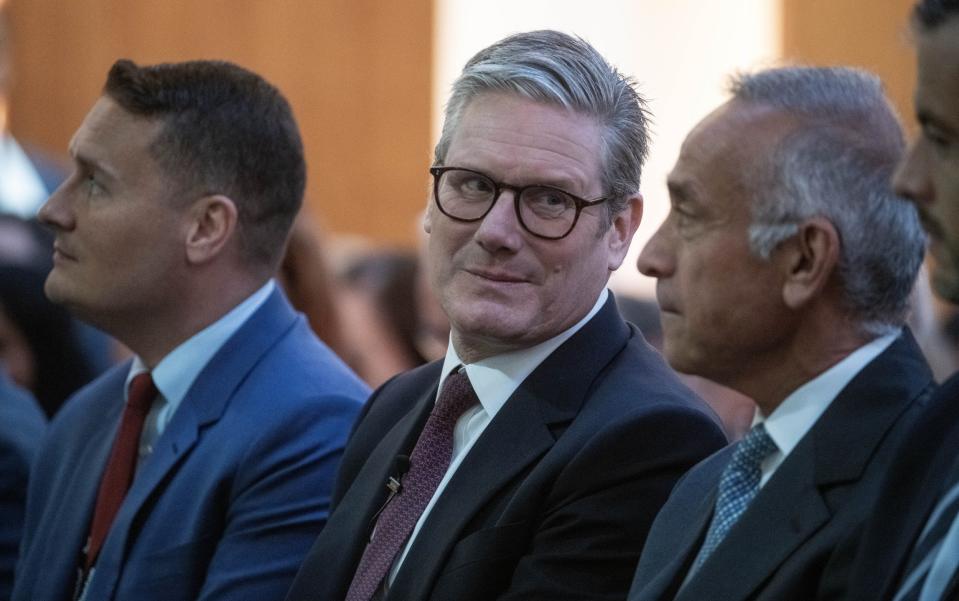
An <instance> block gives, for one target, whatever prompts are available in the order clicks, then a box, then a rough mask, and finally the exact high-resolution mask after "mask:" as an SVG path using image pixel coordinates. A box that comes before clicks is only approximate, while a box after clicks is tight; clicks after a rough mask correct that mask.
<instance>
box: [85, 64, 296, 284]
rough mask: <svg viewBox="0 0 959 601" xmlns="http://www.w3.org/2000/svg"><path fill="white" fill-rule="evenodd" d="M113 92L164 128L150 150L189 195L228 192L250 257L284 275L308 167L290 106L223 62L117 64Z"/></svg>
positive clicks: (110, 82) (109, 84) (108, 89)
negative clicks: (282, 263)
mask: <svg viewBox="0 0 959 601" xmlns="http://www.w3.org/2000/svg"><path fill="white" fill-rule="evenodd" d="M103 91H104V94H106V95H108V96H109V97H110V98H111V99H113V100H114V101H115V102H117V103H118V104H119V105H120V106H121V107H123V108H124V109H125V110H127V111H129V112H130V113H132V114H134V115H140V116H143V117H147V118H151V119H159V120H162V121H163V126H162V128H161V130H160V132H159V133H158V134H157V136H156V139H155V140H154V141H153V144H152V146H151V148H150V151H151V154H152V155H153V157H154V158H155V159H156V161H157V163H158V164H159V165H160V167H161V169H163V170H164V171H165V172H166V173H167V174H168V175H169V176H170V177H171V178H172V179H174V180H175V181H177V182H179V183H180V185H179V186H178V189H177V191H178V192H181V193H186V194H200V195H206V194H223V195H225V196H228V197H229V198H230V199H232V200H233V201H234V202H235V203H236V206H237V212H238V213H239V236H240V245H241V248H242V249H243V252H244V254H245V255H246V257H247V258H248V259H250V260H251V261H254V262H256V263H258V264H264V265H268V266H270V267H271V268H275V267H276V265H277V264H278V263H279V261H280V259H281V258H282V255H283V250H284V247H285V243H286V238H287V235H288V233H289V230H290V226H291V224H292V223H293V219H294V217H296V214H297V212H298V211H299V210H300V206H301V204H302V202H303V190H304V188H305V186H306V163H305V161H304V159H303V143H302V141H301V140H300V133H299V129H298V128H297V125H296V121H295V119H294V118H293V111H292V110H291V109H290V105H289V103H288V102H287V101H286V99H285V98H284V97H283V95H282V94H280V92H279V90H277V89H276V88H275V87H274V86H272V85H271V84H270V83H268V82H267V81H266V80H264V79H263V78H262V77H260V76H259V75H257V74H255V73H253V72H251V71H248V70H246V69H244V68H242V67H239V66H237V65H234V64H232V63H228V62H224V61H188V62H182V63H166V64H159V65H151V66H142V67H141V66H138V65H137V64H135V63H134V62H133V61H130V60H126V59H121V60H118V61H117V62H116V63H114V64H113V67H112V68H111V69H110V73H109V74H108V75H107V81H106V84H105V85H104V88H103Z"/></svg>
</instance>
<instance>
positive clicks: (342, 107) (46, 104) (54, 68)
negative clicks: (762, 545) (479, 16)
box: [8, 0, 433, 246]
mask: <svg viewBox="0 0 959 601" xmlns="http://www.w3.org/2000/svg"><path fill="white" fill-rule="evenodd" d="M9 4H10V6H9V7H8V11H9V18H10V28H11V30H12V31H11V35H12V38H13V52H14V70H15V74H14V76H15V80H14V90H13V94H12V102H11V104H12V107H13V112H12V115H11V128H12V130H13V131H14V133H15V134H16V135H17V136H18V137H20V138H22V139H24V140H26V141H28V142H30V143H34V144H36V145H39V146H41V147H43V148H46V149H48V150H53V151H56V152H63V150H64V149H65V148H66V146H67V142H68V140H69V137H70V135H72V133H73V131H75V129H76V128H77V126H78V125H79V124H80V121H81V120H82V118H83V116H84V115H85V114H86V112H87V110H88V109H89V107H90V106H91V105H92V104H93V102H94V101H95V100H96V98H97V97H98V96H99V91H100V88H101V86H102V84H103V80H104V78H105V75H106V72H107V70H108V69H109V66H110V65H111V64H112V63H113V61H114V60H116V59H117V58H120V57H128V58H132V59H133V60H135V61H137V62H142V63H155V62H162V61H179V60H187V59H192V58H222V59H227V60H232V61H235V62H237V63H239V64H242V65H244V66H246V67H249V68H251V69H253V70H255V71H257V72H259V73H261V74H262V75H264V76H265V77H266V78H267V79H269V80H270V81H272V82H273V83H274V84H276V85H277V86H278V87H279V88H280V89H281V90H282V91H283V92H284V93H285V94H286V96H287V98H289V100H290V102H291V104H292V105H293V109H294V111H295V113H296V115H297V119H298V121H299V124H300V128H301V130H302V132H303V137H304V142H305V145H306V151H307V161H308V164H309V182H308V186H307V203H308V206H309V207H310V209H311V211H312V212H313V213H314V214H315V215H317V216H319V217H320V220H321V221H322V222H323V223H324V225H325V226H326V227H327V229H329V230H332V231H336V232H350V233H358V234H363V235H367V236H370V237H372V238H374V239H375V240H378V241H380V242H381V243H384V244H390V245H401V246H410V245H412V244H413V240H414V228H413V225H412V223H413V220H414V217H415V215H416V213H417V212H418V211H419V210H420V209H421V208H422V207H423V206H424V203H425V199H426V192H425V191H426V189H427V188H426V186H427V172H426V168H427V167H428V165H429V159H430V89H431V88H430V77H431V65H432V60H431V55H432V45H433V42H432V40H433V31H432V27H433V25H432V18H433V9H432V0H406V1H404V2H380V1H377V0H162V1H159V2H129V1H128V0H11V1H10V2H9Z"/></svg>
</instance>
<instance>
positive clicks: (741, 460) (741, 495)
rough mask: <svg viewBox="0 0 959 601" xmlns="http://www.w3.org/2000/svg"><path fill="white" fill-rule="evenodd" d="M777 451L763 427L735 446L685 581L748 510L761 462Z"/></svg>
mask: <svg viewBox="0 0 959 601" xmlns="http://www.w3.org/2000/svg"><path fill="white" fill-rule="evenodd" d="M776 449H777V447H776V443H775V442H773V439H772V438H770V437H769V434H768V433H767V432H766V426H765V425H763V424H759V425H758V426H755V427H754V428H753V429H752V430H750V431H749V433H748V434H747V435H746V437H745V438H743V439H742V441H741V442H740V443H739V445H738V446H737V447H736V450H735V451H734V452H733V457H732V459H731V460H730V461H729V463H728V464H727V465H726V468H725V469H723V474H722V476H721V477H720V479H719V496H718V497H717V498H716V510H715V512H714V513H713V521H712V523H711V524H710V525H709V532H708V533H707V534H706V540H705V541H704V542H703V546H702V548H700V550H699V555H698V556H696V561H695V562H693V567H692V568H690V570H689V574H688V575H687V576H686V580H687V581H688V580H689V578H690V577H691V576H692V575H693V574H694V573H696V571H697V570H699V568H700V567H701V566H702V565H703V563H705V562H706V558H708V557H709V556H710V554H712V552H713V551H714V550H715V549H716V547H718V546H719V543H721V542H722V540H723V538H725V537H726V533H727V532H729V529H730V528H732V527H733V524H735V523H736V521H737V520H738V519H739V516H741V515H742V514H743V512H744V511H746V508H747V507H749V504H750V503H751V502H752V500H753V497H755V496H756V493H758V492H759V481H760V479H761V478H762V462H763V460H764V459H766V457H768V456H769V455H771V454H772V453H773V452H774V451H776Z"/></svg>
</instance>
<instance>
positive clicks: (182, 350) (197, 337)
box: [124, 280, 276, 414]
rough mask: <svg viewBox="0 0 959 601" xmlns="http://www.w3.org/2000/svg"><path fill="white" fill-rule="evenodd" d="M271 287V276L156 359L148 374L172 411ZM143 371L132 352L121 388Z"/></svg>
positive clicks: (271, 289)
mask: <svg viewBox="0 0 959 601" xmlns="http://www.w3.org/2000/svg"><path fill="white" fill-rule="evenodd" d="M274 288H276V284H275V283H274V281H273V280H269V281H268V282H267V283H266V284H264V285H263V286H262V287H261V288H260V289H259V290H257V291H256V292H254V293H253V294H251V295H250V296H248V297H247V298H246V300H244V301H243V302H241V303H240V304H239V305H237V306H236V307H234V308H233V309H231V310H230V312H229V313H227V314H226V315H224V316H223V317H221V318H220V319H218V320H217V321H215V322H213V323H212V324H210V325H209V326H207V327H206V328H204V329H203V330H200V331H199V332H197V333H196V334H194V335H193V336H192V337H190V338H189V339H187V341H186V342H184V343H182V344H181V345H180V346H178V347H176V348H175V349H173V350H172V351H171V352H170V353H169V354H168V355H167V356H166V357H164V358H163V359H161V360H160V362H159V363H157V366H156V368H154V370H153V374H152V375H153V383H154V384H156V387H157V390H158V391H159V392H160V394H161V395H162V397H163V399H165V400H166V402H167V403H169V404H170V405H171V409H173V410H174V411H175V410H176V408H177V407H179V405H180V402H181V401H183V398H184V397H185V396H186V394H187V392H189V390H190V387H191V386H193V382H194V380H196V378H197V376H199V375H200V372H201V371H203V368H204V367H206V364H207V363H209V361H210V359H212V358H213V355H215V354H216V353H217V351H219V350H220V347H222V346H223V345H224V344H225V343H226V341H227V340H229V339H230V337H231V336H232V335H233V334H235V333H236V331H237V330H239V329H240V326H242V325H243V324H244V323H245V322H246V320H247V319H249V318H250V316H251V315H253V313H254V312H256V310H257V309H259V308H260V306H261V305H262V304H263V303H265V302H266V299H267V298H268V297H269V296H270V294H271V293H272V292H273V290H274ZM145 371H148V369H147V367H146V365H145V364H144V363H143V360H142V359H140V357H137V356H135V357H134V358H133V364H132V365H131V366H130V373H128V374H127V381H126V386H125V389H124V390H126V391H127V392H129V389H130V382H131V381H132V380H133V378H134V376H136V375H137V374H139V373H142V372H145ZM171 414H172V411H171Z"/></svg>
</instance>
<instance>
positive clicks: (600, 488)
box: [288, 31, 725, 601]
mask: <svg viewBox="0 0 959 601" xmlns="http://www.w3.org/2000/svg"><path fill="white" fill-rule="evenodd" d="M646 147H647V133H646V112H645V109H644V104H643V102H642V100H641V99H640V98H639V96H638V95H637V93H636V91H635V90H634V89H633V86H632V84H631V82H630V81H629V80H628V79H627V78H625V77H623V76H622V75H621V74H620V73H619V72H617V71H616V70H615V69H614V68H613V67H611V66H610V65H609V64H608V63H607V62H606V61H605V60H604V59H603V57H602V56H600V55H599V53H597V52H596V50H595V49H593V48H592V47H591V46H590V45H589V44H587V43H585V42H584V41H583V40H580V39H577V38H574V37H571V36H568V35H564V34H560V33H557V32H551V31H540V32H532V33H525V34H519V35H516V36H512V37H509V38H507V39H505V40H502V41H500V42H498V43H496V44H494V45H492V46H490V47H489V48H487V49H485V50H483V51H481V52H480V53H479V54H477V55H476V56H475V57H473V59H471V60H470V61H469V63H467V65H466V68H465V69H464V71H463V73H462V75H461V76H460V78H459V79H458V80H457V81H456V83H455V84H454V88H453V94H452V97H451V100H450V102H449V105H448V107H447V110H446V121H445V125H444V128H443V133H442V138H441V139H440V141H439V144H437V147H436V156H435V161H434V164H433V167H432V168H431V169H430V172H431V173H432V175H433V194H432V197H431V199H430V203H429V209H428V212H427V216H426V223H425V226H426V231H427V232H428V233H429V243H428V245H429V251H428V252H429V259H430V261H429V263H430V270H431V271H430V276H431V280H432V284H433V287H434V289H435V291H436V293H437V296H438V298H439V300H440V303H441V305H442V307H443V310H444V311H445V312H446V314H447V316H448V317H449V320H450V325H451V330H452V331H451V335H450V345H449V349H448V351H447V355H446V358H445V360H443V361H437V362H435V363H433V364H430V365H427V366H424V367H422V368H419V369H416V370H413V371H411V372H409V373H406V374H403V375H400V376H399V377H397V378H395V379H394V380H392V381H390V382H387V383H386V384H385V385H384V386H383V387H381V388H380V389H379V390H378V391H377V392H375V393H374V395H373V397H372V398H371V400H370V401H369V403H368V405H367V408H366V410H365V413H364V415H363V416H362V418H361V420H360V422H359V424H358V426H357V427H356V429H355V430H354V432H353V435H352V438H351V440H350V442H349V445H348V448H347V451H346V455H345V457H344V463H343V467H342V469H341V471H340V474H339V478H338V483H337V487H336V491H337V492H336V495H335V501H334V503H335V506H336V507H335V510H334V513H333V516H332V518H331V520H330V521H329V523H328V524H327V526H326V528H325V529H324V530H323V533H322V534H321V535H320V537H319V539H318V540H317V542H316V544H315V545H314V547H313V550H312V551H311V553H310V555H309V557H308V558H307V561H306V563H305V564H304V566H303V568H302V569H301V570H300V573H299V575H298V576H297V579H296V582H295V583H294V586H293V589H292V591H291V592H290V594H289V596H288V599H290V600H307V599H311V600H316V601H328V600H332V599H344V598H345V599H348V600H350V601H357V600H362V601H368V600H370V599H386V600H387V601H412V600H414V599H415V600H417V601H421V600H424V599H431V600H439V599H448V600H450V601H453V600H455V601H471V600H476V601H480V600H482V601H488V600H490V599H590V600H596V599H611V600H612V599H622V598H623V597H625V595H626V592H627V590H628V589H629V582H630V579H631V577H632V572H633V568H635V564H636V561H637V560H638V559H639V550H640V549H641V548H642V543H643V540H644V539H645V537H646V533H647V531H648V529H649V526H650V524H651V523H652V520H653V517H654V516H655V514H656V512H657V511H658V509H659V507H660V506H661V505H662V503H663V502H664V501H665V499H666V497H667V496H668V494H669V490H670V489H671V488H672V486H673V484H674V483H675V481H676V479H677V478H679V476H680V475H681V474H682V473H683V472H685V471H686V470H687V469H688V468H689V467H691V466H692V465H693V464H695V463H696V462H697V461H699V460H700V459H702V458H704V457H705V456H707V455H709V453H711V452H712V451H714V450H716V449H718V448H719V447H720V446H722V445H723V444H724V442H725V441H724V438H723V435H722V433H721V430H720V428H719V426H718V424H717V423H716V422H715V421H714V419H713V418H712V417H710V416H709V415H707V413H705V409H704V407H703V405H702V404H701V402H700V401H698V399H695V398H694V397H693V395H692V394H691V393H690V392H689V391H688V390H687V389H685V388H684V387H683V386H682V385H681V384H680V383H679V382H678V380H677V379H676V376H675V375H674V374H673V373H672V372H671V371H670V370H669V368H668V366H667V365H666V364H665V362H664V361H663V360H662V358H661V357H660V356H659V355H658V354H657V353H656V352H655V351H653V350H652V349H651V347H650V346H649V345H647V344H646V343H645V341H644V340H643V339H642V336H641V335H640V334H639V333H638V331H636V330H635V329H634V328H632V327H631V326H629V325H628V324H626V323H625V322H624V321H623V319H622V317H620V315H619V313H618V312H617V310H616V305H615V303H614V299H613V298H612V296H611V295H610V294H609V293H608V291H607V289H606V282H607V280H608V278H609V274H610V273H611V272H612V271H613V270H615V269H616V268H617V267H619V265H620V264H621V263H622V261H623V258H624V257H625V255H626V251H627V249H628V248H629V243H630V240H631V238H632V236H633V233H634V232H635V231H636V227H637V226H638V225H639V220H640V216H641V213H642V199H641V197H640V194H639V176H640V171H641V168H642V163H643V160H644V158H645V155H646Z"/></svg>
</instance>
